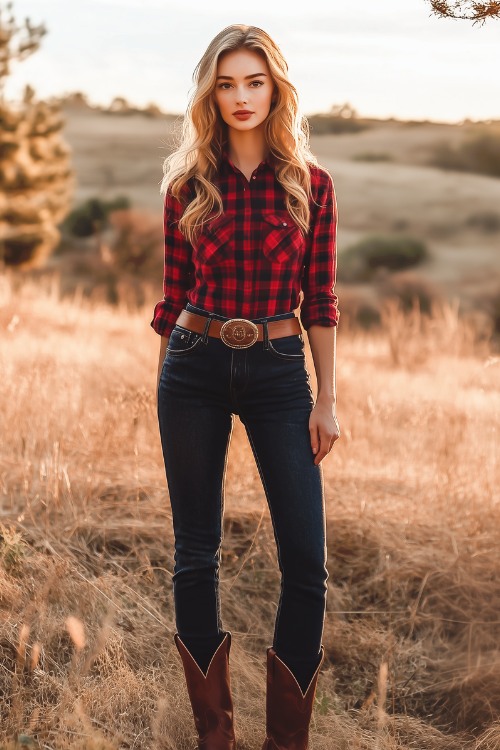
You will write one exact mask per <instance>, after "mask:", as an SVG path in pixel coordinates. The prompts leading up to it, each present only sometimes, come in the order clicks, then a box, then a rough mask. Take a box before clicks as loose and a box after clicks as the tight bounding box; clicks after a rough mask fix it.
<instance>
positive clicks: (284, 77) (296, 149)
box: [160, 24, 317, 243]
mask: <svg viewBox="0 0 500 750" xmlns="http://www.w3.org/2000/svg"><path fill="white" fill-rule="evenodd" d="M243 48H244V49H248V50H251V51H252V52H255V53H257V54H259V55H261V57H262V58H263V59H264V60H266V61H267V64H268V66H269V70H270V73H271V77H272V79H273V82H274V85H275V98H274V102H273V103H272V104H271V109H270V111H269V115H268V117H267V118H266V121H265V138H266V145H267V147H268V151H269V156H270V161H271V163H272V164H273V166H274V169H275V174H276V178H277V180H278V182H280V184H281V185H282V186H283V188H284V189H285V191H286V207H287V210H288V212H289V213H290V215H291V217H292V218H293V219H294V221H295V222H296V223H297V225H298V226H299V227H300V228H301V230H302V231H303V233H304V234H306V233H307V231H308V229H309V222H310V211H309V199H310V198H311V175H310V171H309V167H308V163H309V164H317V160H316V157H315V156H314V155H313V154H312V153H311V151H310V149H309V123H308V121H307V119H306V117H305V116H303V115H302V114H300V112H299V104H298V95H297V90H296V89H295V87H294V86H293V84H292V83H291V81H290V80H289V78H288V64H287V62H286V60H285V58H284V57H283V54H282V53H281V50H280V49H279V47H278V46H277V44H276V43H275V42H274V41H273V40H272V39H271V37H270V36H269V35H268V34H266V32H265V31H263V30H262V29H259V28H258V27H257V26H247V25H244V24H233V25H231V26H227V27H226V28H225V29H223V30H222V31H221V32H219V34H217V36H215V37H214V39H213V40H212V41H211V42H210V44H209V45H208V47H207V50H206V52H205V54H204V55H203V57H202V58H201V60H200V61H199V62H198V64H197V66H196V68H195V70H194V73H193V80H194V82H195V84H196V87H195V90H194V92H193V94H192V95H191V98H190V100H189V103H188V107H187V110H186V115H185V117H184V120H183V123H182V135H181V139H180V144H179V146H178V147H177V148H176V149H175V150H174V151H173V152H172V153H171V154H170V155H169V156H167V157H166V159H165V161H164V163H163V172H164V176H163V179H162V182H161V187H160V193H161V194H165V193H166V192H167V190H168V189H169V188H170V192H171V194H172V195H173V196H174V197H175V198H177V199H179V200H181V201H182V202H184V201H186V203H187V206H186V208H185V210H184V213H183V215H182V217H181V219H180V221H179V229H180V231H181V232H182V233H183V234H184V236H185V237H186V238H187V239H188V241H189V242H191V243H194V242H195V241H196V237H197V235H198V232H199V230H200V229H201V227H202V225H203V224H204V222H205V221H206V220H207V218H208V217H209V216H210V217H211V218H215V216H219V215H220V214H221V213H223V203H222V198H221V195H220V192H219V190H218V189H217V187H216V186H215V185H214V183H213V182H212V179H213V178H214V177H215V175H216V173H217V171H218V167H219V165H220V157H221V155H222V150H223V148H224V147H225V145H226V142H227V124H226V123H225V122H224V120H223V119H222V117H221V115H220V113H219V109H218V106H217V103H216V101H215V96H214V92H215V86H216V76H217V64H218V60H219V57H220V56H221V55H222V54H223V53H225V52H229V51H235V50H239V49H243ZM191 178H193V179H191ZM189 180H191V185H192V186H194V193H195V195H194V197H192V196H193V191H192V189H191V190H189V186H188V185H187V183H188V181H189ZM187 195H190V197H191V200H186V198H187ZM214 209H216V213H215V215H214V214H213V211H214Z"/></svg>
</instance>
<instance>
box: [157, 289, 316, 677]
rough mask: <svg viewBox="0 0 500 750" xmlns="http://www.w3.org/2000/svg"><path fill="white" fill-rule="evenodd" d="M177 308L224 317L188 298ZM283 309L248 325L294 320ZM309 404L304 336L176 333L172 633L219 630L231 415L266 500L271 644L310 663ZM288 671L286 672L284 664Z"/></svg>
mask: <svg viewBox="0 0 500 750" xmlns="http://www.w3.org/2000/svg"><path fill="white" fill-rule="evenodd" d="M186 309H188V310H191V311H192V312H196V313H200V314H202V315H205V316H209V315H211V316H212V317H214V318H217V319H219V320H227V318H225V317H224V316H222V315H217V314H214V313H211V312H208V311H207V310H203V309H201V308H198V307H195V306H194V305H191V303H189V302H187V303H186ZM293 315H294V313H293V312H290V313H284V314H281V315H274V316H271V317H268V318H255V319H254V322H255V323H257V322H261V323H264V329H265V323H266V321H270V320H276V319H280V318H289V317H293ZM313 405H314V398H313V394H312V390H311V387H310V378H309V373H308V371H307V369H306V362H305V352H304V340H303V337H302V334H294V335H291V336H284V337H282V338H278V339H272V340H269V339H268V338H267V335H266V329H265V333H264V341H257V342H255V344H253V345H252V346H250V347H248V348H245V349H233V348H231V347H229V346H227V345H226V344H225V343H224V342H223V341H222V340H221V339H220V338H216V337H212V336H208V335H206V334H203V333H195V332H192V331H189V330H187V329H186V328H183V327H181V326H179V325H178V324H177V325H176V326H175V328H174V329H173V331H172V333H171V335H170V339H169V345H168V348H167V351H166V355H165V359H164V362H163V367H162V371H161V375H160V380H159V388H158V420H159V427H160V437H161V443H162V450H163V457H164V461H165V471H166V477H167V483H168V489H169V495H170V503H171V506H172V519H173V528H174V537H175V567H174V576H173V587H174V603H175V615H176V627H177V631H178V633H179V635H180V637H181V638H182V639H185V642H189V640H190V639H196V638H200V639H203V638H210V637H211V638H212V639H214V638H216V637H217V636H218V635H219V634H221V633H223V632H224V631H223V629H222V621H221V609H220V598H219V563H220V550H221V541H222V517H223V512H224V478H225V468H226V460H227V453H228V448H229V441H230V436H231V432H232V428H233V419H234V417H233V415H238V416H239V418H240V420H241V422H242V423H243V425H244V426H245V429H246V433H247V435H248V438H249V441H250V445H251V448H252V451H253V455H254V457H255V461H256V464H257V468H258V470H259V474H260V477H261V480H262V485H263V488H264V491H265V495H266V498H267V503H268V506H269V510H270V514H271V519H272V523H273V529H274V536H275V540H276V545H277V553H278V562H279V569H280V572H281V591H280V597H279V602H278V608H277V615H276V622H275V629H274V638H273V646H274V648H275V650H276V652H277V654H278V655H279V656H280V657H281V658H282V659H283V661H285V663H287V662H290V663H295V662H296V661H302V660H303V661H304V662H308V663H309V664H311V665H313V664H316V663H317V661H318V655H319V653H320V646H321V641H322V633H323V624H324V617H325V606H326V592H327V578H328V571H327V568H326V535H325V504H324V490H323V477H322V468H321V466H320V465H318V466H316V465H315V464H314V454H313V452H312V448H311V441H310V436H309V416H310V412H311V409H312V407H313ZM292 671H293V670H292Z"/></svg>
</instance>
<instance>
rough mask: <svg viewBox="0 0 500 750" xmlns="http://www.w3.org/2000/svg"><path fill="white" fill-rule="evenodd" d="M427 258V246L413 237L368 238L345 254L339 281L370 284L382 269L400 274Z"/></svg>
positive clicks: (339, 272)
mask: <svg viewBox="0 0 500 750" xmlns="http://www.w3.org/2000/svg"><path fill="white" fill-rule="evenodd" d="M427 257H428V252H427V248H426V246H425V244H424V243H423V242H421V241H420V240H417V239H414V238H412V237H401V236H399V237H381V236H372V237H367V238H366V239H364V240H361V242H358V243H357V244H356V245H352V246H351V247H350V248H348V249H347V250H346V251H345V252H344V253H342V257H341V260H340V262H339V266H338V279H339V281H345V282H351V283H352V282H362V281H370V280H371V279H372V278H373V275H374V273H375V272H376V271H377V270H378V269H379V268H386V269H388V270H389V271H400V270H402V269H405V268H410V267H412V266H416V265H418V264H419V263H421V262H422V261H423V260H425V259H426V258H427Z"/></svg>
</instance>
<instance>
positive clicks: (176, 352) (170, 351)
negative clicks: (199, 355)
mask: <svg viewBox="0 0 500 750" xmlns="http://www.w3.org/2000/svg"><path fill="white" fill-rule="evenodd" d="M199 336H200V338H198V339H196V341H195V342H194V344H191V346H188V347H187V348H186V349H171V348H170V347H169V346H168V345H167V351H166V354H173V355H174V357H181V356H182V355H183V354H189V352H191V351H192V350H193V349H194V348H195V346H198V344H199V343H200V341H201V340H202V335H201V334H199ZM165 356H166V355H165Z"/></svg>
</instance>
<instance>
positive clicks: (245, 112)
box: [233, 109, 253, 115]
mask: <svg viewBox="0 0 500 750" xmlns="http://www.w3.org/2000/svg"><path fill="white" fill-rule="evenodd" d="M233 115H253V112H252V111H251V110H249V109H238V110H237V111H236V112H233Z"/></svg>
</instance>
